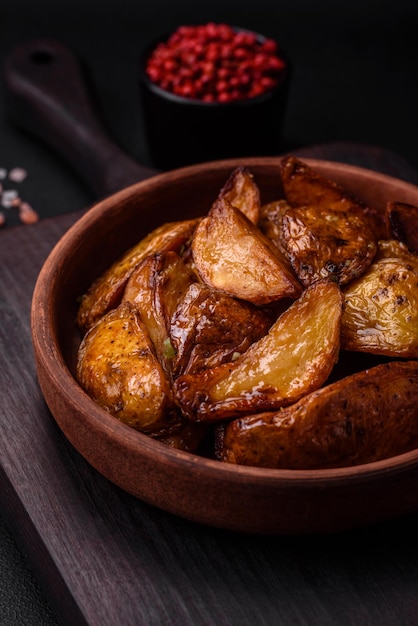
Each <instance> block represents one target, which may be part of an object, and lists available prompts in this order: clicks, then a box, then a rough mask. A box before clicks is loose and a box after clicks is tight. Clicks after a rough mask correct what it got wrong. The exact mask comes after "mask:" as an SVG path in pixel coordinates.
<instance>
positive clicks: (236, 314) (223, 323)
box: [170, 283, 272, 376]
mask: <svg viewBox="0 0 418 626" xmlns="http://www.w3.org/2000/svg"><path fill="white" fill-rule="evenodd" d="M271 323H272V320H271V319H270V317H269V316H267V314H266V313H265V312H263V311H262V310H260V309H258V308H257V307H255V306H254V305H252V304H251V303H249V302H245V301H243V300H236V299H235V298H231V296H227V295H226V294H224V293H222V292H220V291H216V290H214V289H211V288H210V287H207V286H206V285H203V284H201V283H194V284H192V285H191V286H190V287H189V289H188V291H187V292H186V294H185V296H184V298H183V299H182V300H181V301H180V302H179V305H178V307H177V309H176V310H175V312H174V314H173V316H172V318H171V328H170V337H171V344H172V346H173V348H174V352H175V356H174V357H173V359H172V367H173V374H174V376H178V375H180V374H185V373H192V372H197V371H199V370H202V369H208V368H211V367H215V366H217V365H220V364H221V363H225V362H227V361H231V360H233V359H235V358H237V357H238V356H239V355H241V354H242V353H243V352H245V351H246V350H247V348H248V347H249V346H250V345H251V344H252V343H253V342H254V341H257V340H258V339H260V338H261V337H263V336H264V335H265V334H266V333H267V331H268V330H269V328H270V326H271Z"/></svg>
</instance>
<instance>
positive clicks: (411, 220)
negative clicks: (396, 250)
mask: <svg viewBox="0 0 418 626" xmlns="http://www.w3.org/2000/svg"><path fill="white" fill-rule="evenodd" d="M386 217H387V221H388V227H389V233H388V234H389V238H393V239H398V240H399V241H402V243H404V244H405V245H406V246H407V247H408V249H409V250H410V251H411V252H414V253H415V254H418V207H416V206H414V205H413V204H407V203H406V202H388V204H387V205H386Z"/></svg>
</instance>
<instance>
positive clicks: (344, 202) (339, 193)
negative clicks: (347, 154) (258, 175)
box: [280, 155, 386, 239]
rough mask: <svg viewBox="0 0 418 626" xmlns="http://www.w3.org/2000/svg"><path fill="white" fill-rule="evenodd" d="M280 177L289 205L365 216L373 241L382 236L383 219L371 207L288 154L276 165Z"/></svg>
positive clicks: (384, 231)
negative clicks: (352, 212)
mask: <svg viewBox="0 0 418 626" xmlns="http://www.w3.org/2000/svg"><path fill="white" fill-rule="evenodd" d="M280 176H281V180H282V185H283V190H284V194H285V197H286V199H287V201H288V202H289V204H291V205H292V206H295V207H296V206H316V207H318V208H321V209H331V210H332V211H354V212H359V213H365V214H366V215H367V216H368V217H369V218H370V220H371V221H372V222H373V228H374V231H375V238H376V239H381V238H383V237H384V236H385V233H386V227H385V223H384V219H383V216H382V215H380V213H379V212H378V211H377V210H376V209H375V208H374V207H369V206H366V205H365V204H364V203H363V202H362V201H361V200H360V199H359V198H356V197H354V196H353V195H352V194H351V193H350V192H349V191H348V190H347V189H345V187H343V186H342V185H340V184H339V183H337V182H336V181H334V180H331V179H329V178H327V177H325V176H323V175H322V174H320V173H319V172H317V171H316V170H314V169H313V168H312V167H310V166H309V165H308V164H307V163H305V162H304V161H301V160H300V159H298V158H296V157H294V156H292V155H289V156H287V157H285V158H284V159H282V161H281V163H280Z"/></svg>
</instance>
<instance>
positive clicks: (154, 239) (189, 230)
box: [77, 218, 199, 332]
mask: <svg viewBox="0 0 418 626" xmlns="http://www.w3.org/2000/svg"><path fill="white" fill-rule="evenodd" d="M198 222H199V218H196V219H193V220H184V221H180V222H169V223H167V224H164V225H162V226H159V227H158V228H156V229H155V230H153V231H152V232H151V233H149V234H148V235H147V236H146V237H145V238H144V239H142V240H141V241H140V242H139V243H138V244H137V245H136V246H134V247H133V248H131V249H130V250H128V251H127V252H126V253H125V254H124V255H123V256H122V257H121V258H120V259H119V260H118V261H116V262H115V263H114V264H113V265H112V266H111V267H109V269H107V270H106V271H105V272H104V273H103V274H102V275H101V276H100V277H99V278H97V279H96V280H95V281H94V282H93V284H92V285H91V287H90V288H89V289H88V291H87V293H86V294H84V295H83V296H82V298H81V302H80V306H79V310H78V315H77V325H78V327H79V328H80V330H81V331H82V332H86V330H88V329H89V328H90V327H91V326H92V325H93V324H94V323H95V322H96V321H97V320H98V319H100V317H101V316H102V315H104V314H105V313H106V312H107V311H109V310H110V309H113V308H115V307H117V306H118V304H119V303H120V301H121V299H122V295H123V290H124V289H125V286H126V283H127V281H128V278H129V277H130V275H131V274H132V272H133V270H134V269H135V267H136V266H137V265H138V263H139V262H140V261H142V259H144V258H145V257H146V256H148V255H150V254H153V253H155V252H164V251H165V250H174V251H179V250H180V249H181V247H182V246H183V245H184V244H185V243H186V242H187V241H188V240H189V239H190V238H191V236H192V234H193V231H194V229H195V227H196V225H197V224H198Z"/></svg>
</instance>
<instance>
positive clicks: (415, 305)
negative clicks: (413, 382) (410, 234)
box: [341, 240, 418, 358]
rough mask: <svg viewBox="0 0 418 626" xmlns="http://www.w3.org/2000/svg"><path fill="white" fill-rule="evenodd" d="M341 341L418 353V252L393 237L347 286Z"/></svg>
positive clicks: (389, 352) (396, 353)
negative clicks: (411, 250) (411, 251)
mask: <svg viewBox="0 0 418 626" xmlns="http://www.w3.org/2000/svg"><path fill="white" fill-rule="evenodd" d="M341 346H342V347H343V348H344V349H346V350H353V351H359V352H370V353H372V354H380V355H385V356H391V357H406V358H417V357H418V256H416V255H414V254H411V253H410V252H409V251H408V249H407V248H406V246H405V245H403V244H402V243H400V242H397V241H395V240H392V241H385V242H381V243H380V244H379V249H378V253H377V258H376V260H375V261H374V262H373V264H372V265H371V267H370V268H369V269H368V270H367V272H366V273H365V274H363V275H362V276H361V277H360V278H358V279H357V280H356V281H354V282H352V283H351V284H350V285H347V287H346V288H345V289H344V312H343V316H342V320H341Z"/></svg>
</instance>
